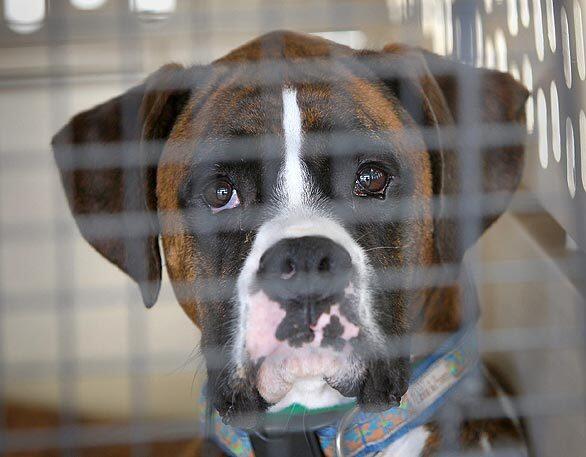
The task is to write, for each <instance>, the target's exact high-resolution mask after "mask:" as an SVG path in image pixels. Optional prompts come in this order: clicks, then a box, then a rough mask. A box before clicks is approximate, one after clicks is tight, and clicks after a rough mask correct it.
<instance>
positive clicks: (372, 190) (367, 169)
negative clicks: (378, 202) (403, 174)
mask: <svg viewBox="0 0 586 457" xmlns="http://www.w3.org/2000/svg"><path fill="white" fill-rule="evenodd" d="M391 179H392V177H391V176H389V174H388V173H387V172H386V171H385V170H383V169H382V168H381V167H378V166H376V165H372V164H368V165H364V166H362V167H360V168H359V169H358V172H357V173H356V181H355V182H354V195H356V196H358V197H378V198H384V197H385V191H386V190H387V186H388V185H389V181H390V180H391Z"/></svg>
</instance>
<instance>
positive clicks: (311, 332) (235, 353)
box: [53, 32, 528, 455]
mask: <svg viewBox="0 0 586 457" xmlns="http://www.w3.org/2000/svg"><path fill="white" fill-rule="evenodd" d="M463 86H466V87H463ZM466 91H468V92H466ZM463 94H466V95H463ZM527 95H528V93H527V91H526V90H525V88H523V87H522V86H521V85H520V84H518V83H517V82H516V81H515V80H514V79H513V78H512V77H510V76H509V75H507V74H503V73H500V72H496V71H489V70H479V69H474V68H471V67H467V66H464V65H462V64H458V63H454V62H452V61H449V60H447V59H444V58H441V57H439V56H436V55H433V54H430V53H427V52H425V51H422V50H419V49H416V48H411V47H408V46H403V45H388V46H386V47H385V48H384V49H383V50H382V51H355V50H352V49H350V48H348V47H345V46H342V45H339V44H336V43H333V42H330V41H327V40H324V39H321V38H317V37H314V36H309V35H304V34H298V33H291V32H274V33H270V34H267V35H264V36H262V37H260V38H258V39H255V40H253V41H251V42H249V43H247V44H245V45H243V46H242V47H240V48H238V49H236V50H234V51H232V52H230V53H229V54H228V55H226V56H224V57H222V58H220V59H218V60H216V61H215V62H213V63H212V64H210V65H205V66H194V67H190V68H184V67H182V66H180V65H173V64H171V65H166V66H164V67H162V68H161V69H159V70H158V71H156V72H155V73H153V74H152V75H151V76H149V77H148V78H147V79H146V80H145V81H144V82H143V83H142V84H140V85H138V86H137V87H134V88H132V89H130V90H129V91H127V92H125V93H124V94H122V95H120V96H118V97H116V98H114V99H112V100H109V101H107V102H105V103H103V104H101V105H99V106H97V107H95V108H92V109H90V110H88V111H85V112H82V113H80V114H78V115H76V116H75V117H74V118H73V119H72V120H71V121H70V122H69V123H68V124H67V125H66V126H65V127H64V128H63V129H62V130H61V131H60V132H59V133H58V134H57V135H56V136H55V137H54V139H53V148H54V150H55V155H56V159H57V163H58V165H59V168H60V172H61V176H62V180H63V185H64V188H65V192H66V194H67V198H68V201H69V204H70V207H71V211H72V212H73V214H74V215H75V218H76V221H77V224H78V226H79V228H80V230H81V233H82V234H83V236H84V237H85V238H86V239H87V240H88V241H89V243H90V244H91V245H92V246H93V247H94V248H95V249H96V250H97V251H98V252H99V253H100V254H102V255H103V256H104V257H106V258H107V259H108V260H109V261H111V262H113V263H114V264H115V265H117V266H118V267H119V268H120V269H122V270H123V271H124V272H126V273H127V274H128V275H129V276H130V277H131V278H133V279H134V280H135V281H136V282H137V283H138V285H139V286H140V290H141V292H142V297H143V300H144V303H145V305H146V306H147V307H151V306H153V305H154V304H155V301H156V299H157V295H158V292H159V286H160V282H161V268H162V266H161V265H162V261H161V255H160V252H159V243H158V241H159V238H161V239H162V246H163V251H164V257H165V262H166V266H167V270H168V273H169V277H170V278H171V281H172V283H173V287H174V290H175V294H176V296H177V299H178V301H179V303H180V304H181V306H182V307H183V309H184V310H185V312H186V313H187V315H188V316H189V317H190V318H191V319H192V321H193V322H194V323H195V325H197V326H198V327H199V328H200V330H201V348H202V351H203V354H204V356H205V358H206V362H207V371H208V384H209V395H210V396H211V401H212V402H213V405H214V406H215V408H216V409H217V411H218V412H219V414H220V415H221V416H222V417H223V418H224V420H225V421H226V422H230V423H233V424H237V425H238V424H242V423H243V422H244V423H247V422H246V421H247V420H249V419H250V418H251V417H252V418H253V419H254V417H256V413H261V412H264V411H267V410H271V411H274V410H278V409H280V408H284V407H286V406H287V405H290V404H293V403H301V404H304V405H305V406H306V407H309V408H315V407H324V406H332V405H335V404H338V403H341V402H344V401H348V400H347V399H348V397H350V398H355V400H356V402H357V404H358V405H360V406H361V407H362V408H365V409H368V410H374V411H378V410H383V409H387V408H390V407H392V406H396V405H397V404H398V402H399V400H400V399H401V397H402V396H403V394H404V393H405V391H406V389H407V387H408V378H409V358H410V355H411V354H410V352H409V344H408V341H409V337H408V336H409V335H412V334H415V333H417V334H427V335H429V334H443V333H446V332H455V331H457V330H458V329H459V328H460V326H461V325H462V324H463V321H464V317H463V316H464V314H465V313H464V309H463V303H462V300H461V299H460V297H461V294H460V289H459V287H460V286H459V285H458V283H457V282H455V281H445V279H446V278H451V279H454V277H455V276H453V275H452V276H450V275H447V274H444V273H445V272H450V271H452V272H453V271H454V270H456V271H457V269H458V268H457V267H458V265H459V264H460V262H461V261H462V256H463V254H464V252H465V250H466V249H467V248H468V247H470V246H471V245H472V244H473V243H474V242H475V241H476V239H477V238H478V237H479V236H480V235H481V233H482V232H483V231H484V230H485V229H486V228H488V227H489V226H490V225H491V224H492V223H493V222H494V221H495V220H496V219H497V218H498V217H499V215H500V214H501V213H502V212H503V211H504V210H505V208H506V206H507V205H508V203H509V200H510V197H511V195H512V193H513V192H514V191H515V189H516V188H517V186H518V184H519V180H520V177H521V171H522V166H523V147H522V142H523V138H522V137H523V135H522V134H520V133H519V132H521V131H522V130H523V128H522V127H523V124H524V114H523V113H524V110H523V107H524V102H525V100H526V98H527ZM465 110H467V111H465ZM475 116H477V120H478V125H475V123H474V118H475ZM479 124H482V125H484V126H488V127H489V129H488V135H487V134H486V131H485V132H484V133H482V132H481V131H479V130H478V131H475V130H474V129H475V128H478V126H479ZM503 126H505V127H506V126H508V127H509V129H511V128H513V130H514V131H515V132H517V133H518V135H516V136H515V135H513V136H511V135H509V136H508V137H507V136H506V135H504V134H501V133H500V132H501V131H500V130H499V128H502V127H503ZM514 127H519V128H517V129H516V130H515V129H514ZM507 138H508V140H507ZM485 144H488V146H484V145H485ZM457 150H464V151H465V154H458V153H457V152H456V151H457ZM466 154H468V156H467V155H466ZM467 159H468V160H467ZM464 165H466V166H467V167H469V168H470V167H471V169H468V168H464ZM467 179H468V184H467V185H470V184H471V185H472V190H471V191H467V195H468V196H470V197H474V196H475V195H476V196H478V195H480V193H483V194H485V195H486V196H488V197H490V198H487V199H483V200H479V201H478V202H477V203H475V204H473V205H468V206H467V208H468V210H471V211H469V212H468V213H462V212H460V213H459V212H457V211H455V208H460V209H461V208H463V207H466V205H459V204H458V202H459V200H458V197H460V196H462V195H463V187H464V186H465V182H466V180H467ZM474 189H476V193H475V191H474ZM468 216H470V218H468ZM393 272H394V273H397V274H394V275H393V274H390V273H393ZM421 272H424V273H423V274H420V273H421ZM389 275H390V276H392V278H394V279H395V280H396V281H395V282H392V281H390V279H389V278H390V276H389ZM415 278H418V281H419V282H418V281H415ZM422 278H423V279H424V280H423V281H421V279H422ZM440 279H441V280H440ZM494 389H495V387H494V386H493V387H490V386H488V385H487V387H486V392H487V395H490V392H489V391H492V390H494ZM441 425H442V424H441V421H439V420H436V421H435V422H434V421H431V422H430V423H429V424H428V425H424V426H421V427H419V428H418V429H415V430H413V431H411V432H410V433H409V434H408V435H407V436H406V437H405V438H404V440H403V444H404V445H405V446H407V447H405V448H403V450H402V452H403V454H400V455H420V454H424V455H429V454H431V453H433V452H434V451H436V450H437V449H439V447H440V444H441V441H442V439H443V437H442V434H441ZM518 430H519V429H518V427H516V426H514V423H513V421H511V420H509V419H504V418H499V419H476V420H472V419H470V420H465V421H463V422H462V424H461V433H460V437H459V443H460V444H461V445H462V446H463V448H474V447H480V448H482V449H487V448H488V447H490V446H491V445H492V444H493V443H494V442H496V441H498V440H499V439H501V438H505V439H511V440H517V439H521V437H520V432H519V431H518ZM405 449H407V451H405ZM405 452H408V454H405ZM391 454H392V452H390V454H389V455H391Z"/></svg>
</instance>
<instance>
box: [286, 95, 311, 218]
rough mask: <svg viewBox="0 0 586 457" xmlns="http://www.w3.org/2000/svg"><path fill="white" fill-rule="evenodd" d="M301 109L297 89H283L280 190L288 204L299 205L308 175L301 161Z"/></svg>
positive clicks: (305, 190)
mask: <svg viewBox="0 0 586 457" xmlns="http://www.w3.org/2000/svg"><path fill="white" fill-rule="evenodd" d="M301 124H302V123H301V110H300V109H299V105H298V104H297V90H295V89H291V88H285V89H283V133H284V135H285V163H284V165H283V168H282V169H281V176H280V179H281V183H280V187H281V189H280V190H281V192H283V193H284V194H285V195H284V197H285V199H286V202H287V203H288V206H290V207H292V206H301V204H302V203H303V202H304V195H305V193H306V192H307V189H308V185H309V183H308V175H307V171H306V170H305V165H304V164H303V162H302V161H301V140H302V129H301Z"/></svg>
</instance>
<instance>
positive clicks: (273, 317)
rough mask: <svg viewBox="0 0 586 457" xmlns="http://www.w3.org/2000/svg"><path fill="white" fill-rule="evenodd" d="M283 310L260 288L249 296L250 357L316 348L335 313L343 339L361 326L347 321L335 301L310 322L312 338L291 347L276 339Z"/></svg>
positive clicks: (350, 336) (247, 347)
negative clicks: (315, 319)
mask: <svg viewBox="0 0 586 457" xmlns="http://www.w3.org/2000/svg"><path fill="white" fill-rule="evenodd" d="M285 315H286V312H285V310H284V309H283V308H281V306H280V305H279V303H278V302H275V301H273V300H271V299H270V298H269V297H268V296H267V295H266V294H265V293H264V292H263V291H262V290H261V291H259V292H257V293H255V294H254V295H251V296H250V297H249V309H248V316H247V317H248V319H247V326H246V349H247V351H248V354H249V356H250V358H251V359H252V360H253V361H257V360H259V359H260V358H262V357H267V356H270V355H271V354H273V353H275V352H277V351H278V352H280V353H281V355H284V354H283V352H284V350H286V351H285V352H289V351H300V350H303V348H309V347H311V348H319V347H320V345H321V343H322V340H323V336H324V330H325V329H326V327H327V326H328V325H329V324H330V322H331V319H332V317H333V316H336V317H337V319H338V322H339V323H340V325H342V328H343V329H344V330H343V333H342V335H340V338H342V339H343V340H345V341H348V340H350V339H351V338H355V337H357V336H358V333H359V331H360V329H359V328H358V326H357V325H355V324H353V323H352V322H350V321H349V320H348V319H347V318H346V317H345V316H344V315H342V314H341V312H340V305H338V304H335V305H332V306H331V307H330V310H329V312H328V313H323V314H322V315H321V316H320V317H319V319H318V321H317V323H316V324H315V325H312V326H310V329H311V330H312V331H313V334H314V339H313V341H311V342H309V343H305V344H304V345H303V346H302V347H301V348H294V347H292V346H290V345H289V344H288V343H287V342H286V341H279V340H278V339H277V338H276V336H275V334H276V332H277V327H278V326H279V324H280V323H281V322H282V320H283V319H284V318H285Z"/></svg>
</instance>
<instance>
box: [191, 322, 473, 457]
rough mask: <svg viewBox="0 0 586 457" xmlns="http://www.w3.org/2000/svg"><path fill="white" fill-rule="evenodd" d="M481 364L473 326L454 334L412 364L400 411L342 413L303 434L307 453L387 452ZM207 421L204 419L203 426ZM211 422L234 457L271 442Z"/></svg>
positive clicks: (202, 402)
mask: <svg viewBox="0 0 586 457" xmlns="http://www.w3.org/2000/svg"><path fill="white" fill-rule="evenodd" d="M478 361H479V356H478V350H477V344H476V328H475V326H471V327H468V328H467V329H463V330H461V331H459V332H458V333H455V334H454V335H452V336H451V337H450V338H449V339H448V340H446V341H445V342H444V343H443V344H442V346H441V347H440V348H439V349H438V350H437V351H436V352H435V353H433V354H432V355H430V356H428V357H426V358H425V359H423V360H420V361H418V362H416V363H414V364H413V365H412V368H411V373H412V375H411V379H410V382H409V388H408V390H407V392H406V393H405V395H403V398H402V399H401V404H400V406H398V407H394V408H390V409H388V410H386V411H383V412H380V413H367V412H362V411H359V410H358V408H354V409H353V410H352V412H351V413H348V414H345V415H344V418H343V419H340V415H339V414H338V415H337V416H332V417H336V418H337V419H334V420H333V421H332V422H331V423H330V424H329V425H323V426H318V428H313V427H311V426H309V427H308V428H307V431H305V432H302V433H301V439H302V440H304V441H305V443H304V444H305V448H306V449H308V450H310V451H311V455H320V453H321V454H323V455H325V456H327V457H333V456H336V455H338V454H339V450H340V448H341V449H343V455H344V456H350V457H357V456H360V457H362V456H368V455H371V454H373V453H376V452H379V451H382V450H384V449H386V448H387V447H389V446H390V445H391V444H392V443H393V442H394V441H396V440H397V439H399V438H400V437H401V436H403V435H405V434H406V433H407V432H409V431H410V430H412V429H414V428H416V427H419V426H421V425H423V424H425V423H427V422H428V421H429V420H430V418H431V416H432V415H433V413H434V412H435V411H436V410H437V408H438V407H439V406H440V405H441V404H442V403H443V402H444V401H445V399H446V398H447V397H448V396H449V394H450V393H451V391H452V390H454V389H455V388H456V387H457V385H458V384H459V383H460V382H461V381H462V379H463V378H464V377H465V376H466V375H467V374H468V373H469V372H471V371H472V370H473V369H474V367H476V366H477V365H478ZM199 406H200V412H202V413H203V412H204V411H205V410H206V399H205V394H203V393H202V395H200V399H199ZM271 414H272V413H271ZM269 415H270V414H269ZM205 416H206V415H205V414H202V418H203V419H204V421H205ZM208 420H209V421H210V422H209V423H208V426H207V427H206V428H207V433H208V434H209V435H210V438H211V439H212V440H213V441H214V442H215V443H216V444H218V445H219V446H220V447H221V448H222V449H223V450H224V452H226V453H227V454H228V455H231V456H234V457H254V456H255V450H256V451H257V452H256V454H257V455H256V457H258V456H259V455H260V454H262V453H263V452H262V450H261V449H259V445H258V444H256V445H255V446H253V442H254V443H260V444H261V446H263V447H264V444H263V443H265V444H266V443H269V442H270V441H268V440H270V439H271V437H270V436H269V437H266V436H262V435H261V434H259V433H258V432H253V431H246V430H243V429H239V428H235V427H231V426H229V425H226V424H224V423H223V422H222V420H221V418H220V416H219V415H218V413H217V412H216V411H213V412H211V417H209V418H208ZM340 429H341V430H340ZM251 438H252V439H251ZM279 439H280V440H281V439H282V437H280V438H279ZM336 441H338V443H336ZM337 448H338V451H337V450H336V449H337ZM320 451H321V452H320ZM291 455H299V454H291Z"/></svg>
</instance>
